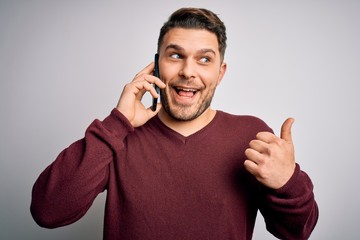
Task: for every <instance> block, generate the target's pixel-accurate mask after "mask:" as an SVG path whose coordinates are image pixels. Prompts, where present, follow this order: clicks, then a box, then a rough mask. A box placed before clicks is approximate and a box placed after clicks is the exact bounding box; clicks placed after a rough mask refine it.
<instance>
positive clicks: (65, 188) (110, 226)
mask: <svg viewBox="0 0 360 240" xmlns="http://www.w3.org/2000/svg"><path fill="white" fill-rule="evenodd" d="M259 131H271V129H270V128H269V127H268V126H267V125H266V124H265V123H264V122H263V121H261V120H259V119H258V118H255V117H251V116H234V115H230V114H227V113H224V112H221V111H217V114H216V116H215V118H214V119H213V120H212V122H211V123H210V124H208V125H207V126H206V127H204V128H203V129H201V130H200V131H198V132H196V133H194V134H192V135H190V136H188V137H184V136H182V135H180V134H179V133H177V132H175V131H173V130H171V129H170V128H168V127H166V126H165V125H164V124H163V123H162V122H161V121H160V120H159V118H158V117H157V116H156V117H154V118H152V119H150V120H149V121H148V122H147V123H146V124H145V125H143V126H141V127H139V128H135V129H134V128H133V127H132V126H131V125H130V123H129V122H128V121H127V119H126V118H125V117H124V116H123V115H122V114H121V113H120V112H118V111H117V110H115V109H114V110H113V111H112V112H111V114H110V115H109V116H108V117H107V118H106V119H105V120H104V121H102V122H101V121H99V120H95V121H94V122H93V123H92V124H91V125H90V126H89V128H88V129H87V131H86V133H85V137H84V138H83V139H81V140H79V141H77V142H75V143H73V144H72V145H70V146H69V147H68V148H66V149H65V150H64V151H62V152H61V153H60V154H59V156H58V157H57V159H56V160H55V161H54V162H53V163H52V164H51V165H50V166H49V167H47V168H46V169H45V170H44V172H43V173H41V175H40V176H39V178H38V179H37V181H36V183H35V185H34V187H33V194H32V202H31V213H32V215H33V217H34V219H35V221H36V222H37V223H38V224H39V225H40V226H43V227H47V228H55V227H59V226H64V225H67V224H70V223H73V222H75V221H76V220H78V219H79V218H81V217H82V216H83V215H84V214H85V213H86V212H87V210H88V209H89V208H90V206H91V205H92V203H93V201H94V199H95V198H96V196H97V195H98V194H99V193H101V192H103V191H104V190H107V198H106V207H105V220H104V239H121V240H137V239H141V240H146V239H156V240H163V239H164V240H165V239H166V240H169V239H170V240H176V239H179V240H180V239H181V240H184V239H214V240H220V239H251V237H252V234H253V228H254V223H255V218H256V214H257V211H258V209H259V210H260V211H261V213H262V214H263V216H264V218H265V221H266V225H267V229H268V230H269V231H270V232H271V233H272V234H274V235H275V236H276V237H278V238H282V239H297V240H299V239H307V238H308V237H309V235H310V233H311V232H312V230H313V228H314V227H315V224H316V222H317V218H318V208H317V205H316V202H315V200H314V195H313V186H312V183H311V180H310V179H309V177H308V176H307V175H306V173H304V172H303V171H301V170H300V167H299V165H297V166H296V170H295V173H294V175H293V176H292V178H291V179H290V180H289V182H288V183H287V184H286V185H285V186H283V187H282V188H281V189H278V190H271V189H267V188H265V187H263V186H262V185H261V184H260V183H259V182H257V180H256V179H255V178H254V177H253V176H252V175H251V174H249V173H248V172H247V171H246V170H245V168H244V166H243V163H244V160H245V159H246V157H245V155H244V151H245V149H246V148H247V147H248V144H249V141H250V140H252V139H254V137H255V135H256V133H258V132H259Z"/></svg>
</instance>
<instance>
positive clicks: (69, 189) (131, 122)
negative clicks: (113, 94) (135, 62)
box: [30, 63, 165, 228]
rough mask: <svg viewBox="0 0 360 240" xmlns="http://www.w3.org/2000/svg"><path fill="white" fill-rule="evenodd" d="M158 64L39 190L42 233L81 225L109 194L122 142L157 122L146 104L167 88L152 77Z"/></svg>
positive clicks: (36, 201)
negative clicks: (111, 172) (100, 196)
mask: <svg viewBox="0 0 360 240" xmlns="http://www.w3.org/2000/svg"><path fill="white" fill-rule="evenodd" d="M153 69H154V63H151V64H149V65H148V66H147V67H145V68H144V69H143V70H142V71H140V72H139V73H138V74H137V75H136V76H135V78H134V79H133V81H131V82H130V83H128V84H126V86H125V88H124V90H123V92H122V94H121V97H120V100H119V102H118V104H117V106H116V109H114V110H113V111H112V112H111V115H110V116H109V117H107V118H106V119H105V120H104V121H103V122H100V121H98V120H96V121H94V122H93V123H92V124H91V125H90V126H89V128H88V129H87V131H86V133H85V137H84V138H83V139H81V140H79V141H77V142H75V143H73V144H72V145H70V146H69V147H68V148H66V149H65V150H64V151H62V152H61V153H60V155H59V156H58V157H57V159H56V160H55V161H54V162H53V163H52V164H51V165H50V166H49V167H47V168H46V169H45V170H44V172H43V173H41V175H40V176H39V178H38V179H37V181H36V182H35V184H34V187H33V191H32V202H31V207H30V210H31V213H32V216H33V218H34V219H35V221H36V222H37V223H38V224H39V225H40V226H43V227H48V228H55V227H59V226H63V225H67V224H70V223H73V222H75V221H76V220H78V219H80V218H81V217H82V216H83V215H84V214H85V213H86V211H87V210H88V209H89V208H90V206H91V205H92V203H93V201H94V199H95V197H96V196H97V195H98V194H99V193H100V192H102V191H104V190H105V189H106V184H107V181H108V177H109V176H108V175H109V166H110V165H111V164H112V161H113V159H114V156H116V153H117V152H119V151H121V149H122V148H123V140H124V139H125V137H126V136H127V134H128V133H129V132H130V131H133V130H134V127H138V126H141V125H143V124H144V123H145V122H147V121H148V120H149V119H150V118H152V117H153V116H155V115H156V114H157V112H158V111H159V110H160V108H161V104H160V103H159V107H158V108H157V111H155V112H154V111H152V110H151V109H150V108H145V106H144V105H143V104H142V103H141V99H142V97H143V95H144V94H145V93H146V92H150V94H151V95H152V96H153V97H159V96H158V94H157V93H156V91H155V89H154V87H153V86H152V84H156V85H158V86H159V87H160V88H164V87H165V84H164V83H163V82H161V80H160V79H159V78H157V77H154V76H153V75H152V71H153Z"/></svg>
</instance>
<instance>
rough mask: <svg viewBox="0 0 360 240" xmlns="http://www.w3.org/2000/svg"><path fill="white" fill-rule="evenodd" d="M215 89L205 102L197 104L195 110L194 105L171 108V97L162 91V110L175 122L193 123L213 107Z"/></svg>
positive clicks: (176, 105)
mask: <svg viewBox="0 0 360 240" xmlns="http://www.w3.org/2000/svg"><path fill="white" fill-rule="evenodd" d="M214 93H215V89H213V90H212V91H211V92H209V93H208V94H207V96H206V98H205V99H204V100H203V102H198V103H196V105H197V106H196V107H195V109H194V110H191V109H192V108H193V105H190V106H189V105H184V104H178V103H173V105H174V106H170V101H169V96H168V95H167V93H166V91H165V89H161V91H160V99H161V104H162V108H163V109H164V110H165V112H166V113H167V114H168V115H169V116H170V117H171V118H173V119H174V120H177V121H191V120H194V119H196V118H198V117H199V116H200V115H201V114H203V113H204V112H205V111H206V110H207V109H208V108H209V107H210V105H211V102H212V99H213V97H214Z"/></svg>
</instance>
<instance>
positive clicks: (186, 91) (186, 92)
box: [174, 87, 199, 98]
mask: <svg viewBox="0 0 360 240" xmlns="http://www.w3.org/2000/svg"><path fill="white" fill-rule="evenodd" d="M174 89H175V91H176V93H177V94H178V95H179V96H182V97H189V98H191V97H193V96H194V95H195V94H196V93H197V92H198V91H199V90H198V89H191V88H181V87H174Z"/></svg>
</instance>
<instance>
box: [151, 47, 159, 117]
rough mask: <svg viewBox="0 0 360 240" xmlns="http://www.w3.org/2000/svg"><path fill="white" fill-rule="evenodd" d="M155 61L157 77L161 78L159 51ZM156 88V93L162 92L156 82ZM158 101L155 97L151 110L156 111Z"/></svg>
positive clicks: (155, 74)
mask: <svg viewBox="0 0 360 240" xmlns="http://www.w3.org/2000/svg"><path fill="white" fill-rule="evenodd" d="M154 62H155V68H154V76H155V77H157V78H160V72H159V54H158V53H156V54H155V59H154ZM154 88H155V90H156V93H157V94H160V88H159V87H158V86H156V84H154ZM157 103H158V98H153V101H152V106H151V110H153V111H154V112H155V111H156V107H157Z"/></svg>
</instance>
